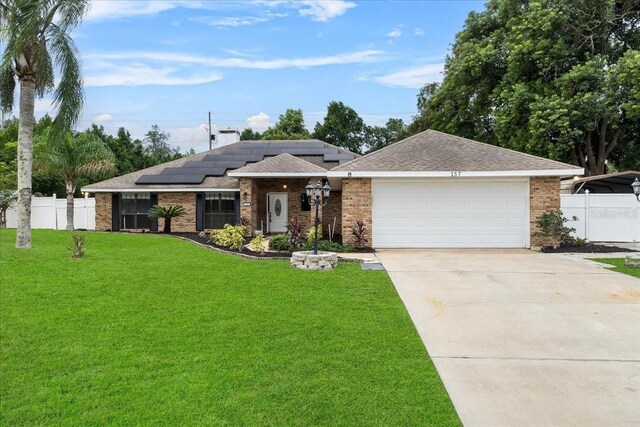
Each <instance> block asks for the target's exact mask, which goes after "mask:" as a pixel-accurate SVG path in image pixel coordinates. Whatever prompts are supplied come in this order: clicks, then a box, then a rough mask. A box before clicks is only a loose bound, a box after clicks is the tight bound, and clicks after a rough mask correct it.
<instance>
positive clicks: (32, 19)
mask: <svg viewBox="0 0 640 427" xmlns="http://www.w3.org/2000/svg"><path fill="white" fill-rule="evenodd" d="M88 5H89V1H88V0H30V1H27V0H3V1H2V2H0V42H2V44H3V45H4V52H3V54H2V60H1V62H0V108H2V110H3V111H4V112H10V111H11V110H12V109H13V104H14V95H15V89H16V79H17V81H18V82H19V84H20V101H19V110H20V112H19V131H18V155H17V157H18V231H17V234H16V247H18V248H29V247H31V193H32V168H33V165H32V159H33V127H34V120H35V119H34V103H35V97H36V95H38V96H40V97H41V96H42V95H44V93H46V92H49V91H51V90H54V88H55V90H54V95H53V100H54V105H55V107H56V108H57V111H58V113H57V115H56V118H55V120H54V125H55V134H57V135H60V134H62V133H63V132H64V131H65V130H67V129H70V128H71V126H72V125H73V124H74V123H75V121H76V120H77V118H78V114H79V112H80V110H81V108H82V101H83V92H82V76H81V73H80V62H79V61H78V57H77V53H78V52H77V49H76V46H75V44H74V43H73V40H72V39H71V37H70V36H69V34H70V33H71V31H72V30H73V29H74V28H75V27H76V26H77V25H78V24H79V23H80V22H81V20H82V18H83V16H84V14H85V12H86V10H87V7H88ZM56 65H57V68H58V84H57V87H56V82H55V80H54V67H55V66H56Z"/></svg>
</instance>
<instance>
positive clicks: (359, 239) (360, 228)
mask: <svg viewBox="0 0 640 427" xmlns="http://www.w3.org/2000/svg"><path fill="white" fill-rule="evenodd" d="M351 234H352V235H353V238H354V240H355V244H356V248H358V249H362V248H364V247H365V246H366V245H367V242H368V241H369V240H368V239H367V228H366V227H365V226H364V220H362V219H359V220H357V221H356V224H355V225H353V226H352V227H351Z"/></svg>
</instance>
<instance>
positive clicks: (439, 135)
mask: <svg viewBox="0 0 640 427" xmlns="http://www.w3.org/2000/svg"><path fill="white" fill-rule="evenodd" d="M575 168H577V167H576V166H574V165H569V164H566V163H562V162H556V161H554V160H549V159H544V158H542V157H536V156H532V155H530V154H525V153H520V152H518V151H513V150H508V149H506V148H501V147H497V146H495V145H491V144H485V143H482V142H478V141H473V140H471V139H466V138H461V137H459V136H455V135H449V134H446V133H443V132H438V131H435V130H431V129H429V130H426V131H424V132H421V133H419V134H417V135H414V136H411V137H409V138H407V139H404V140H402V141H399V142H396V143H395V144H391V145H389V146H387V147H385V148H383V149H381V150H378V151H375V152H373V153H370V154H367V155H365V156H362V157H360V158H357V159H355V160H353V161H351V162H347V163H344V164H341V165H339V166H337V167H335V168H333V169H332V171H343V172H347V171H354V172H356V171H372V172H373V171H376V172H380V171H383V172H386V171H394V172H396V171H400V172H402V171H406V172H414V171H434V172H435V171H438V172H439V171H524V170H526V171H528V170H550V169H551V170H553V169H558V170H561V169H562V170H566V169H575Z"/></svg>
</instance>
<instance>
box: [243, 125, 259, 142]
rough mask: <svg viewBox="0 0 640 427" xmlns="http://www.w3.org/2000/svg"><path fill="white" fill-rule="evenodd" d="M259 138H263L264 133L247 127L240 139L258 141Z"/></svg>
mask: <svg viewBox="0 0 640 427" xmlns="http://www.w3.org/2000/svg"><path fill="white" fill-rule="evenodd" d="M258 139H262V135H260V132H256V131H254V130H253V129H251V128H246V129H245V130H243V131H242V133H241V134H240V141H256V140H258Z"/></svg>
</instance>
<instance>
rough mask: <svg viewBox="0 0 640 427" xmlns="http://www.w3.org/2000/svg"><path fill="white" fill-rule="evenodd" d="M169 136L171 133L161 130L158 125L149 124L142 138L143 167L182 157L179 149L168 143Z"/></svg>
mask: <svg viewBox="0 0 640 427" xmlns="http://www.w3.org/2000/svg"><path fill="white" fill-rule="evenodd" d="M170 137H171V135H170V134H169V133H168V132H164V131H162V130H161V129H160V128H159V127H158V125H153V126H151V129H150V130H149V131H148V132H147V133H146V134H145V136H144V139H143V140H142V141H143V143H144V153H145V167H149V166H155V165H157V164H160V163H164V162H168V161H169V160H175V159H179V158H180V157H182V154H180V149H179V148H177V147H172V146H171V144H169V138H170Z"/></svg>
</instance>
